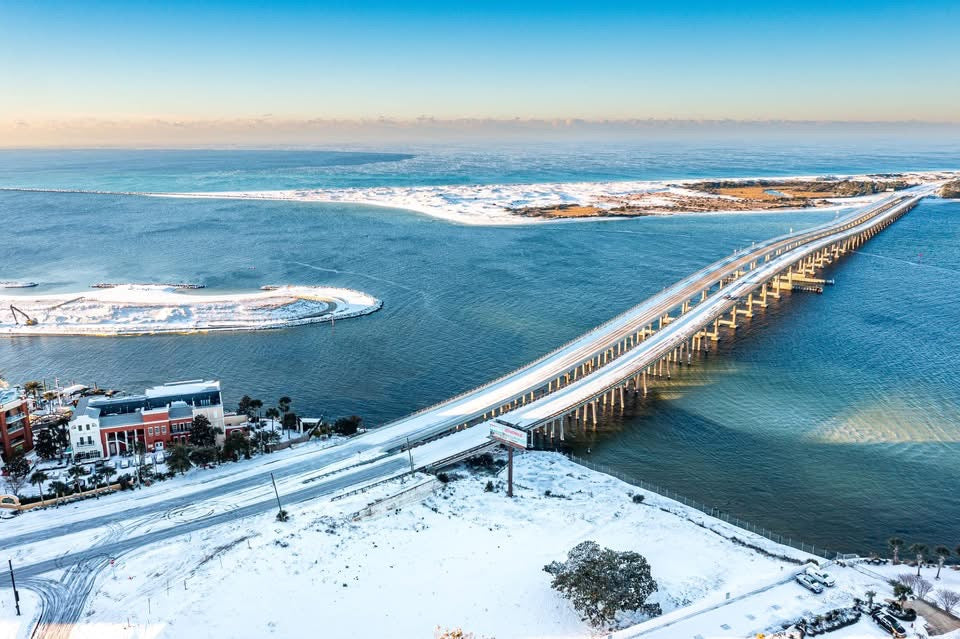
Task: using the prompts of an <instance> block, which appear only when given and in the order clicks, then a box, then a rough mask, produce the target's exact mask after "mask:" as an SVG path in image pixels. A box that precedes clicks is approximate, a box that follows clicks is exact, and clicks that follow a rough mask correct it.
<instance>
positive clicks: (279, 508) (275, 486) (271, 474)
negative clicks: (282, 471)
mask: <svg viewBox="0 0 960 639" xmlns="http://www.w3.org/2000/svg"><path fill="white" fill-rule="evenodd" d="M270 481H272V482H273V494H274V495H276V496H277V517H278V518H279V519H280V520H283V506H281V505H280V491H278V490H277V480H276V479H274V477H273V473H270Z"/></svg>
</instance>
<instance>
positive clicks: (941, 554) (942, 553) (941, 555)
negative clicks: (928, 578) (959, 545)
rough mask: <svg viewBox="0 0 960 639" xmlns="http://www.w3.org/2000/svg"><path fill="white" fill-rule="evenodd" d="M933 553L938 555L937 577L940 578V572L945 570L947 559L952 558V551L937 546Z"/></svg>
mask: <svg viewBox="0 0 960 639" xmlns="http://www.w3.org/2000/svg"><path fill="white" fill-rule="evenodd" d="M933 552H935V553H936V554H937V576H936V578H937V579H939V578H940V571H941V570H943V562H944V561H946V560H947V557H949V556H950V549H949V548H947V547H946V546H942V545H941V546H937V547H936V548H934V549H933Z"/></svg>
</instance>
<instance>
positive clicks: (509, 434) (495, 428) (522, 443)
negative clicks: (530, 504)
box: [490, 419, 527, 497]
mask: <svg viewBox="0 0 960 639" xmlns="http://www.w3.org/2000/svg"><path fill="white" fill-rule="evenodd" d="M490 437H491V438H492V439H493V440H494V441H498V442H500V443H501V444H503V445H504V446H506V447H507V497H513V449H514V448H517V449H520V450H526V449H527V431H525V430H520V429H519V428H514V427H513V425H512V424H509V423H507V422H505V421H503V420H501V419H495V420H493V421H492V422H490Z"/></svg>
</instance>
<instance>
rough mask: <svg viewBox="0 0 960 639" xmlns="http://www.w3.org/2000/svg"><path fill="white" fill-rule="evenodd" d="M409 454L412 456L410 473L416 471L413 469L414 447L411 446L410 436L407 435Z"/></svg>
mask: <svg viewBox="0 0 960 639" xmlns="http://www.w3.org/2000/svg"><path fill="white" fill-rule="evenodd" d="M407 455H409V456H410V474H411V475H412V474H413V473H414V469H413V449H411V448H410V438H409V437H407Z"/></svg>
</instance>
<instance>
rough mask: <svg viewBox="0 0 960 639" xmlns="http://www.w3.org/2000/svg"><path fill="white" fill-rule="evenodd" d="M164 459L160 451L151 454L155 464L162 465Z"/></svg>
mask: <svg viewBox="0 0 960 639" xmlns="http://www.w3.org/2000/svg"><path fill="white" fill-rule="evenodd" d="M164 459H166V457H164V455H163V451H162V450H158V451H157V452H155V453H154V454H153V462H154V463H155V464H162V463H163V460H164Z"/></svg>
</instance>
